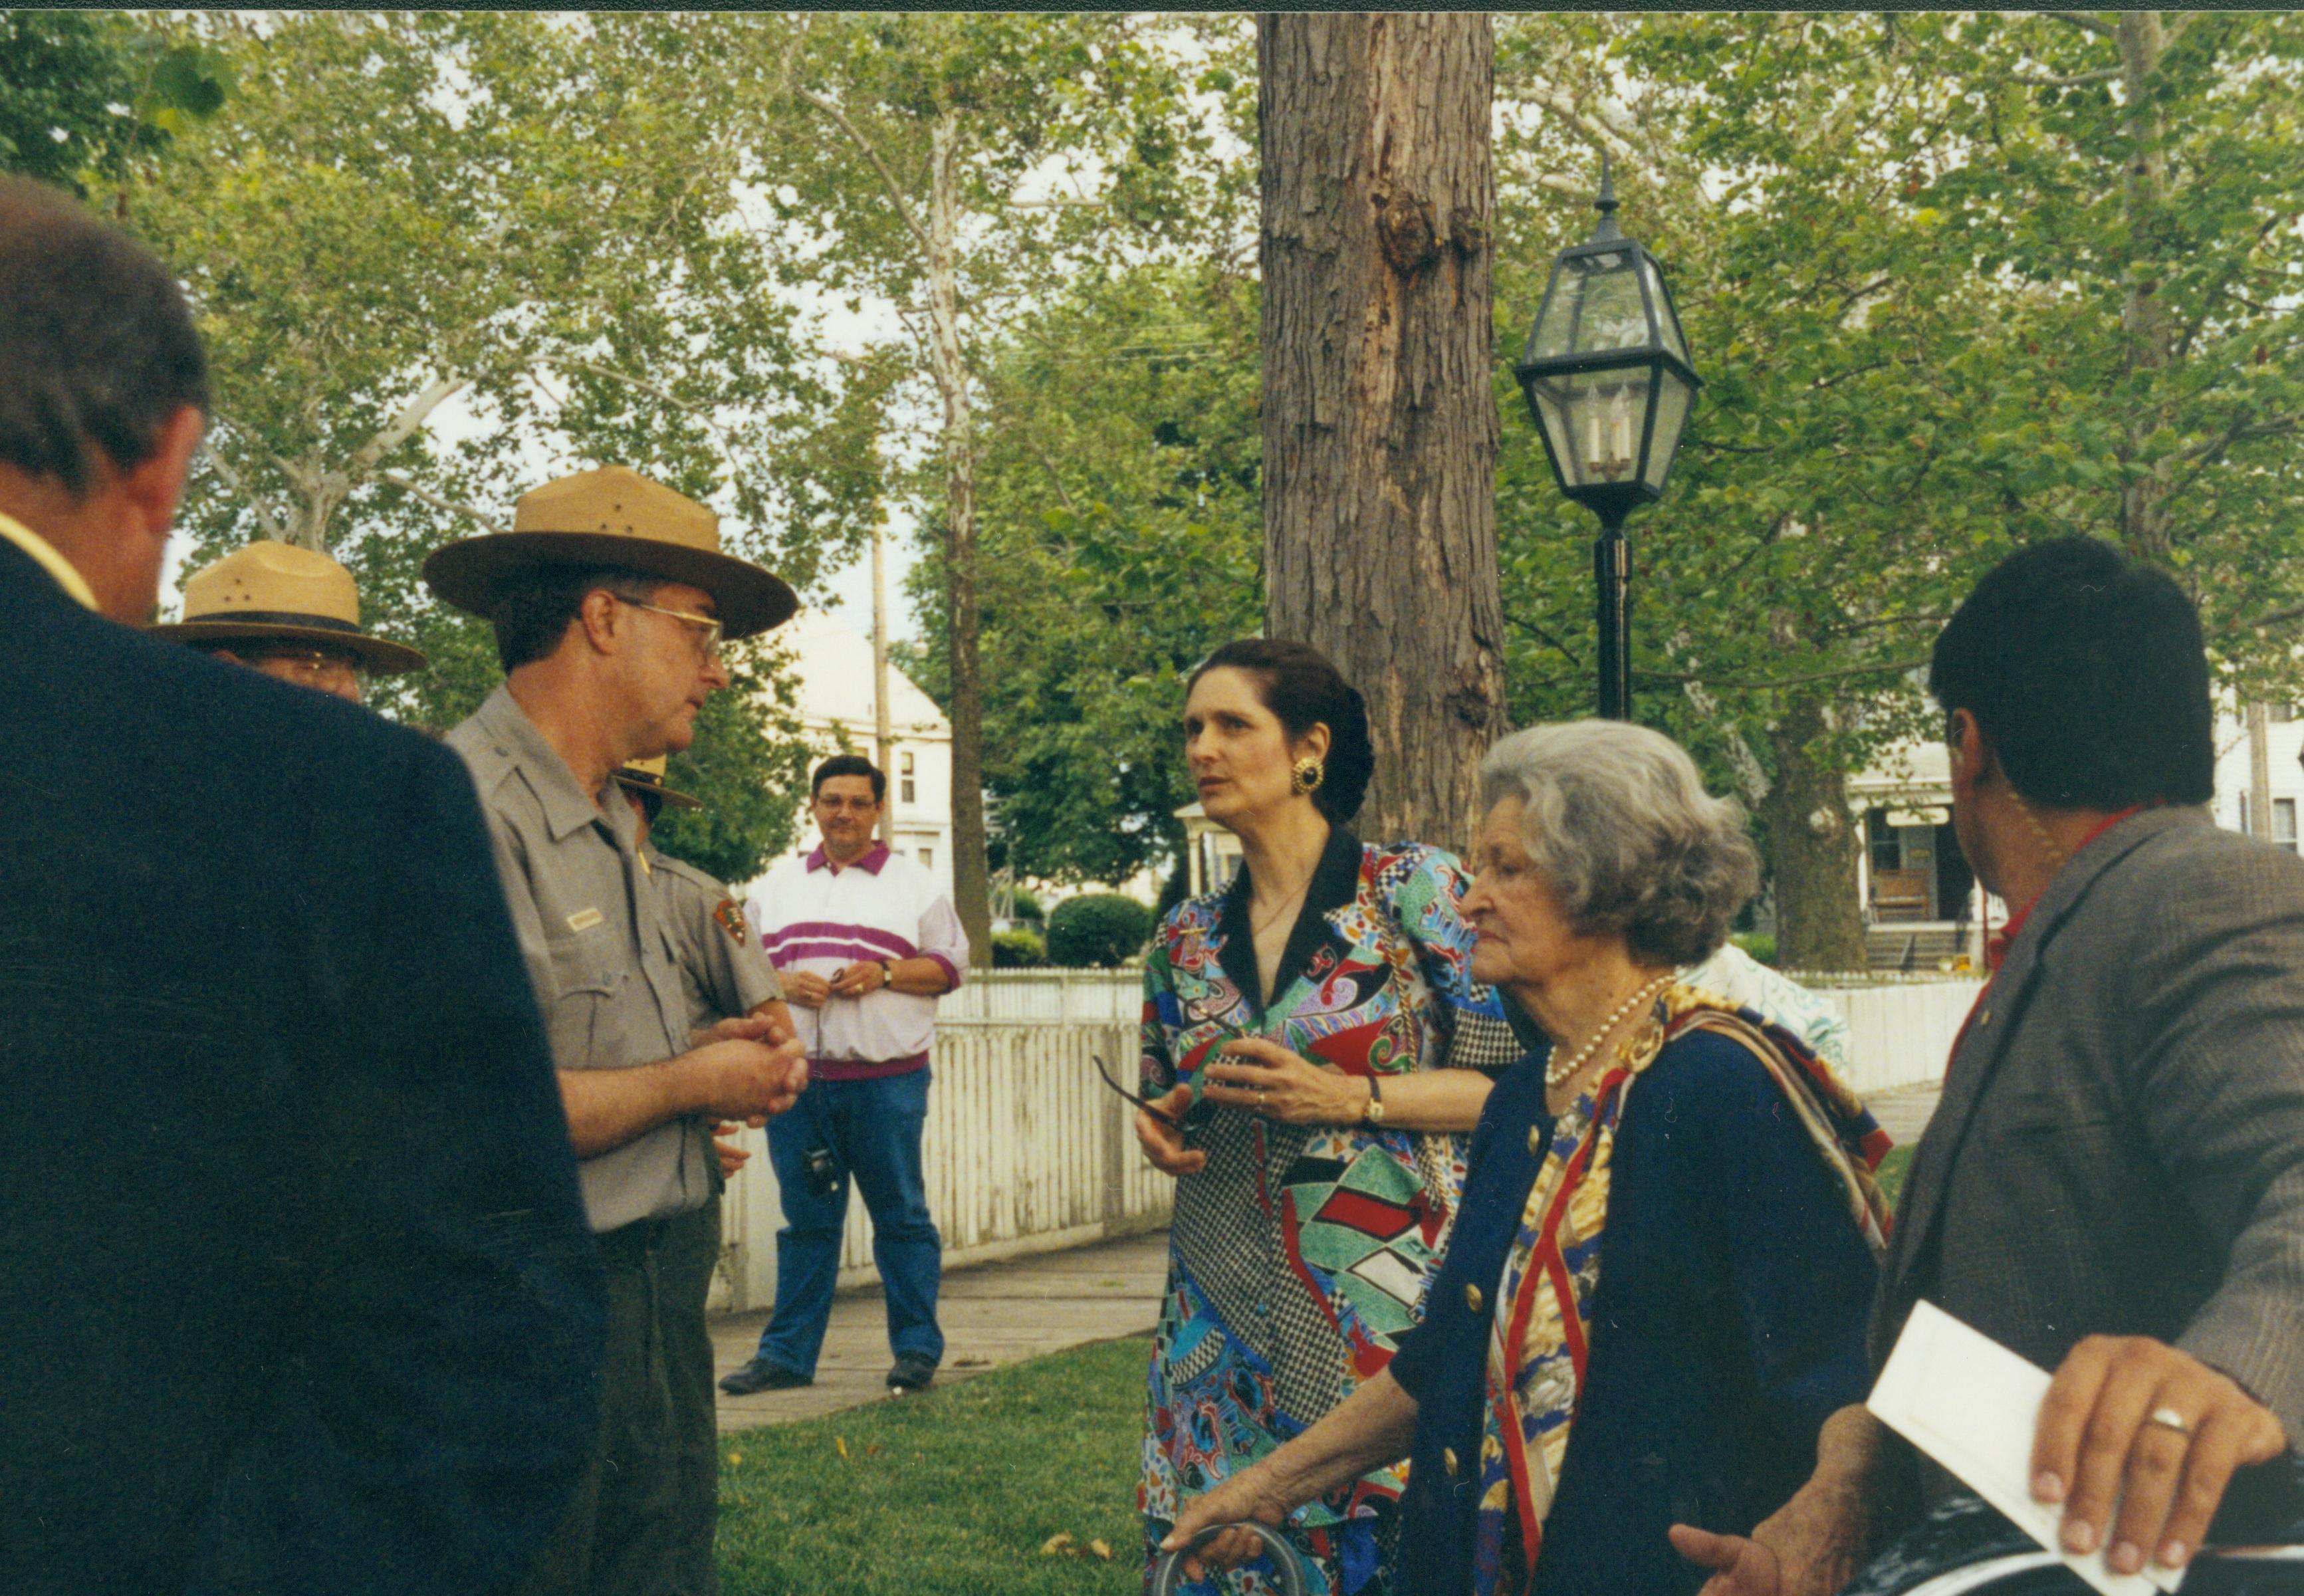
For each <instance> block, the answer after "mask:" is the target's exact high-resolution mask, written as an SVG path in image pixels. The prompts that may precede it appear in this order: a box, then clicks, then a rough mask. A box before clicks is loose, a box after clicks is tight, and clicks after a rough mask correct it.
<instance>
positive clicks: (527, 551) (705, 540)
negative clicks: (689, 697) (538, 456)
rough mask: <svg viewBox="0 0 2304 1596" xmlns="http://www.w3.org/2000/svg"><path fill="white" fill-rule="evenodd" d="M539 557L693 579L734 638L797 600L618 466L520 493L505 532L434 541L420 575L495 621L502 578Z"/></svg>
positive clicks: (693, 512)
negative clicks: (436, 545) (440, 544)
mask: <svg viewBox="0 0 2304 1596" xmlns="http://www.w3.org/2000/svg"><path fill="white" fill-rule="evenodd" d="M547 565H604V566H609V567H613V568H614V569H616V570H619V571H630V572H633V573H637V574H639V575H641V576H653V577H657V578H660V579H662V580H663V581H665V582H683V583H685V584H686V585H688V586H690V587H691V588H701V589H703V590H705V591H706V592H707V593H709V594H711V595H712V602H713V604H714V606H715V607H716V608H717V610H718V611H719V621H720V630H721V632H722V634H723V635H724V636H727V637H732V638H734V637H750V636H753V635H754V634H756V633H758V632H766V631H767V629H768V628H769V627H771V626H775V625H779V624H782V623H784V622H785V621H788V620H790V619H791V618H792V613H793V612H794V611H795V610H797V609H798V608H799V607H800V600H799V599H798V598H797V597H795V596H794V595H793V593H792V589H791V588H790V587H788V586H787V585H785V582H784V579H783V578H782V577H779V576H777V575H775V574H774V573H771V572H767V571H763V570H762V569H760V567H759V566H758V565H753V564H752V563H751V562H750V560H740V559H738V558H736V557H735V556H733V555H727V554H723V553H721V552H720V518H719V517H718V516H717V515H715V514H713V513H712V512H711V511H709V510H707V509H706V508H705V507H704V506H703V505H699V504H698V503H697V502H696V501H695V500H694V499H691V498H689V497H685V496H684V495H682V494H678V493H674V492H673V490H672V489H671V488H666V487H665V486H664V485H663V484H661V483H658V482H651V481H649V480H648V479H647V478H646V477H643V476H641V475H640V472H638V471H631V470H630V469H628V468H626V467H624V466H621V465H605V466H602V467H601V468H600V469H599V470H597V471H582V472H580V473H578V474H577V475H575V476H572V477H563V478H561V479H560V480H558V481H556V482H546V484H545V485H544V486H543V487H541V488H536V489H534V490H532V491H530V492H528V493H524V494H522V495H521V498H520V503H519V505H517V506H516V507H515V508H514V510H513V511H512V531H508V532H485V533H482V534H481V535H480V536H479V537H477V538H466V539H463V540H462V542H458V543H451V544H448V545H446V546H445V547H444V548H437V549H435V550H434V551H433V552H432V556H431V557H430V558H429V559H428V560H426V561H425V562H424V581H425V582H426V584H427V585H428V586H429V587H430V588H431V590H433V591H434V592H435V593H437V594H438V595H439V596H440V597H441V598H442V599H445V600H447V601H448V602H449V603H450V604H453V605H454V606H455V607H457V608H458V609H461V610H463V611H466V612H467V613H469V614H471V615H478V616H479V617H480V618H481V619H482V620H484V621H493V620H495V619H496V618H497V616H496V599H497V595H498V594H500V593H501V592H502V591H503V590H504V584H505V582H508V581H510V580H511V579H512V578H513V577H515V576H519V575H521V574H523V573H527V572H530V571H534V570H536V569H538V567H541V566H547Z"/></svg>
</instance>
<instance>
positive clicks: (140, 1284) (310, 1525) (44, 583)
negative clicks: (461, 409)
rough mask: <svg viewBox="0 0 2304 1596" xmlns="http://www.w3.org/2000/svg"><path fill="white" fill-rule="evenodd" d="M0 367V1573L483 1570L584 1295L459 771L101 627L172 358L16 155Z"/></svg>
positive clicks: (170, 1579)
mask: <svg viewBox="0 0 2304 1596" xmlns="http://www.w3.org/2000/svg"><path fill="white" fill-rule="evenodd" d="M0 373H4V374H5V375H4V378H0V649H4V650H5V653H6V660H5V664H4V665H0V1371H4V1379H5V1382H6V1392H5V1395H4V1396H0V1590H5V1591H7V1592H10V1593H11V1596H38V1593H46V1592H72V1596H89V1593H90V1592H179V1591H198V1592H331V1593H332V1596H340V1593H342V1592H443V1593H445V1592H456V1593H457V1596H465V1593H468V1592H484V1591H496V1590H501V1589H503V1588H504V1587H505V1586H507V1585H508V1584H509V1583H511V1581H512V1578H513V1577H514V1576H515V1575H516V1574H517V1573H518V1572H519V1570H520V1568H521V1566H522V1565H523V1563H524V1562H525V1560H526V1559H527V1557H528V1555H529V1552H530V1551H531V1549H533V1548H534V1547H535V1546H536V1545H537V1544H538V1542H539V1541H541V1539H542V1537H543V1536H544V1535H545V1534H546V1532H547V1531H549V1529H550V1528H551V1526H552V1524H553V1523H554V1521H555V1519H556V1518H557V1516H558V1515H559V1514H560V1512H561V1511H562V1509H563V1505H564V1503H565V1500H566V1498H567V1495H568V1492H569V1490H571V1488H572V1484H573V1481H574V1480H575V1478H576V1476H577V1473H578V1471H579V1469H580V1467H581V1466H582V1464H583V1463H584V1460H585V1457H586V1456H587V1452H588V1448H589V1441H590V1430H591V1425H592V1422H593V1417H594V1408H595V1402H596V1396H595V1389H594V1388H595V1384H596V1375H597V1366H598V1360H599V1355H600V1323H601V1314H602V1307H601V1301H600V1279H599V1264H598V1260H597V1256H596V1255H595V1252H594V1249H593V1245H592V1243H591V1240H590V1237H589V1233H588V1229H587V1227H586V1225H585V1223H584V1215H583V1210H582V1207H581V1204H580V1201H579V1198H578V1194H577V1184H576V1174H575V1163H574V1159H573V1158H572V1154H571V1151H570V1147H569V1141H568V1131H567V1125H566V1121H565V1119H564V1117H563V1115H562V1113H561V1109H560V1102H559V1098H558V1095H557V1093H556V1091H555V1087H554V1082H553V1074H552V1057H551V1054H550V1052H549V1050H548V1048H547V1047H546V1040H545V1035H544V1031H543V1028H542V1025H541V1023H540V1022H539V1020H538V1015H537V1010H536V1004H535V998H534V995H533V993H532V992H531V991H530V989H529V981H528V976H527V972H526V970H525V969H524V967H523V966H522V964H521V958H520V953H519V950H518V948H517V947H516V946H515V944H514V942H513V938H512V925H511V922H510V920H509V918H508V916H507V913H506V911H505V908H504V902H503V899H502V896H501V895H500V894H499V893H498V892H497V890H496V885H495V882H496V874H495V870H494V862H493V859H492V856H491V854H490V852H489V843H488V836H487V828H486V827H485V825H484V824H483V822H482V820H481V818H480V814H479V807H478V805H477V803H476V802H475V799H474V796H473V793H472V786H471V782H470V777H467V776H466V774H465V772H464V769H463V767H462V763H461V762H460V761H459V760H457V759H456V757H455V756H454V755H453V754H452V753H450V752H449V751H447V750H445V748H442V747H440V746H439V745H438V744H437V743H433V742H431V741H429V740H428V739H427V738H425V737H422V736H420V735H419V734H416V733H413V732H410V731H406V730H402V729H400V728H396V727H394V726H390V725H389V724H387V723H386V722H385V721H383V720H380V719H379V718H377V717H375V716H373V715H371V714H369V713H368V712H367V711H366V710H363V709H358V708H356V707H354V706H352V705H350V704H346V703H343V702H340V701H338V700H335V699H332V698H329V697H326V696H324V695H322V694H319V693H314V692H303V691H300V690H299V689H297V688H295V687H292V686H288V685H284V684H283V683H278V682H275V681H272V680H270V679H268V678H267V677H265V676H263V675H258V673H256V672H253V671H247V670H241V669H238V668H236V667H234V666H230V665H225V664H220V663H218V662H216V661H215V660H211V659H208V658H203V657H201V656H200V655H199V654H197V653H194V652H192V651H191V650H189V649H182V648H179V647H177V646H175V645H174V644H173V643H168V642H165V641H159V640H157V639H154V638H150V637H147V636H145V635H143V634H141V633H140V632H138V631H136V630H134V628H135V626H136V625H137V624H140V623H143V622H146V621H148V620H149V619H150V618H151V614H152V609H153V605H154V601H155V599H156V598H157V590H158V584H159V573H160V566H161V559H162V556H163V553H164V552H165V546H166V542H167V537H168V527H169V522H170V520H171V518H172V516H173V514H174V509H175V505H176V500H177V497H178V494H179V493H180V491H181V489H182V486H183V481H184V477H185V472H186V469H187V466H188V463H189V462H190V460H191V454H192V451H193V449H194V447H195V446H197V444H198V442H199V435H200V432H201V429H202V427H203V424H204V412H205V411H206V410H207V407H208V392H207V378H206V369H205V361H204V358H203V356H202V353H201V351H200V346H199V340H198V338H197V336H196V335H194V333H193V330H192V327H191V320H190V318H189V316H188V315H187V313H186V310H185V307H184V304H183V301H182V297H181V295H180V294H179V293H178V291H177V289H176V286H175V284H174V282H173V281H172V280H171V278H170V277H169V276H168V274H167V273H166V272H165V270H163V269H162V268H161V267H160V266H159V265H158V263H157V262H156V261H155V260H154V259H152V258H151V257H150V256H149V255H148V254H147V253H145V252H144V250H142V249H141V248H140V247H139V246H138V245H136V244H135V243H133V242H131V241H130V240H129V239H128V238H127V237H126V236H125V235H124V234H123V233H118V232H116V231H114V230H113V229H112V228H110V227H107V226H105V225H101V224H99V223H97V221H95V220H94V219H93V218H91V217H90V216H88V215H87V214H86V213H85V212H84V211H82V210H81V209H80V207H78V206H77V205H75V204H73V203H72V201H71V200H68V199H66V198H64V196H62V195H59V194H57V193H55V191H51V190H47V189H44V188H41V187H40V186H38V185H37V184H33V183H27V182H23V181H21V180H11V181H6V182H0Z"/></svg>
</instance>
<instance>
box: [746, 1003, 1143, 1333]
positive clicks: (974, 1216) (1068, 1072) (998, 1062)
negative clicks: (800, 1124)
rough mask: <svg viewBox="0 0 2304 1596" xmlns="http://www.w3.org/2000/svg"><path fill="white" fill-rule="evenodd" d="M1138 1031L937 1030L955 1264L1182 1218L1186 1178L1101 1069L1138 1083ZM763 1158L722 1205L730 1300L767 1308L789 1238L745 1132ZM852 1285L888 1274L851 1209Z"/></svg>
mask: <svg viewBox="0 0 2304 1596" xmlns="http://www.w3.org/2000/svg"><path fill="white" fill-rule="evenodd" d="M1136 1039H1137V1031H1136V1026H1135V1024H1134V1023H1133V1022H1132V1021H1131V1023H1127V1024H1114V1023H1103V1024H1094V1023H1086V1022H1082V1021H1074V1022H1072V1023H1031V1022H1027V1023H1002V1022H998V1021H984V1020H975V1019H970V1018H966V1017H963V1016H954V1015H949V1014H947V1015H943V1016H940V1017H939V1019H938V1021H937V1024H936V1052H935V1057H934V1061H933V1064H932V1065H931V1067H932V1068H933V1069H934V1071H935V1082H934V1084H933V1086H932V1087H931V1089H930V1090H929V1092H928V1128H927V1132H926V1134H925V1136H924V1138H923V1146H922V1149H921V1161H922V1164H923V1166H924V1172H925V1174H926V1176H927V1182H928V1212H929V1213H930V1214H931V1215H933V1216H934V1217H935V1219H936V1228H937V1229H938V1230H940V1231H941V1232H942V1233H943V1235H944V1262H945V1263H946V1265H947V1266H950V1265H958V1264H965V1263H971V1262H978V1261H985V1260H988V1259H994V1258H1004V1257H1010V1256H1013V1255H1015V1254H1018V1253H1023V1252H1054V1251H1055V1250H1057V1249H1060V1248H1063V1247H1072V1246H1079V1245H1080V1244H1084V1243H1087V1242H1092V1241H1100V1240H1102V1239H1104V1238H1105V1237H1107V1236H1115V1235H1131V1234H1133V1233H1135V1232H1138V1231H1143V1230H1150V1229H1156V1228H1157V1227H1160V1226H1162V1225H1165V1224H1166V1223H1167V1220H1168V1203H1169V1197H1170V1193H1171V1190H1172V1187H1173V1183H1172V1182H1171V1181H1170V1179H1169V1178H1168V1177H1167V1176H1164V1175H1162V1174H1160V1173H1159V1172H1158V1171H1157V1170H1155V1169H1154V1168H1152V1167H1151V1166H1149V1165H1148V1164H1147V1163H1145V1161H1144V1159H1143V1158H1142V1156H1141V1155H1140V1153H1139V1151H1138V1149H1137V1145H1136V1134H1135V1132H1134V1131H1133V1129H1131V1124H1130V1122H1131V1117H1132V1116H1133V1115H1134V1114H1135V1109H1134V1108H1132V1107H1131V1106H1130V1105H1129V1104H1128V1103H1127V1102H1126V1101H1124V1100H1123V1099H1121V1098H1119V1097H1118V1096H1116V1095H1114V1093H1113V1092H1112V1091H1108V1090H1107V1089H1106V1088H1105V1085H1104V1084H1103V1082H1100V1081H1099V1080H1097V1074H1096V1065H1095V1062H1094V1059H1095V1056H1096V1055H1098V1054H1101V1055H1102V1056H1103V1057H1104V1060H1105V1063H1106V1064H1108V1065H1111V1066H1112V1071H1113V1074H1114V1078H1115V1079H1117V1080H1120V1081H1122V1082H1133V1081H1134V1080H1135V1078H1136V1064H1137V1050H1136ZM745 1145H747V1146H748V1147H750V1148H751V1149H752V1150H753V1158H752V1161H751V1162H750V1164H748V1165H746V1166H745V1167H743V1168H742V1169H741V1170H739V1171H738V1172H737V1174H736V1176H735V1178H734V1179H733V1181H731V1182H730V1183H729V1186H728V1194H727V1196H726V1198H725V1199H724V1201H723V1202H722V1205H721V1213H722V1222H723V1235H722V1244H723V1245H724V1248H725V1257H724V1261H723V1268H722V1270H721V1276H722V1278H721V1282H720V1284H719V1286H717V1287H716V1294H717V1297H718V1300H719V1302H720V1303H722V1304H723V1305H725V1306H727V1307H731V1308H747V1307H765V1306H767V1303H769V1302H770V1301H771V1300H773V1298H774V1296H775V1262H776V1257H775V1236H776V1230H777V1227H779V1226H781V1225H782V1224H783V1223H784V1210H783V1205H782V1204H781V1203H780V1202H779V1201H777V1193H776V1182H775V1174H774V1172H773V1171H771V1170H770V1169H769V1167H768V1161H767V1137H766V1135H765V1133H762V1132H759V1131H750V1132H747V1133H745ZM840 1262H841V1279H842V1283H843V1285H846V1284H852V1283H855V1282H857V1281H861V1280H868V1279H871V1278H875V1272H874V1270H873V1269H872V1267H871V1265H872V1245H871V1231H870V1228H869V1227H868V1222H867V1221H866V1218H865V1216H864V1204H863V1200H862V1198H861V1197H860V1196H859V1197H856V1198H854V1199H852V1200H851V1203H850V1206H849V1214H848V1232H847V1235H846V1236H845V1238H844V1239H843V1244H842V1247H841V1259H840Z"/></svg>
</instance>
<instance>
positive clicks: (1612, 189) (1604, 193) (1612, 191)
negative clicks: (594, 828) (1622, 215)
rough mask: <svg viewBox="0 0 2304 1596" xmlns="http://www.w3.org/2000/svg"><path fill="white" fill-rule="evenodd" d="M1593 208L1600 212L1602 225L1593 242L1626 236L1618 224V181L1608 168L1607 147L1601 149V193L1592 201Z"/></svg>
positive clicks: (1594, 231) (1597, 230)
mask: <svg viewBox="0 0 2304 1596" xmlns="http://www.w3.org/2000/svg"><path fill="white" fill-rule="evenodd" d="M1592 208H1593V209H1594V210H1597V211H1598V212H1599V213H1600V225H1599V226H1598V227H1597V228H1595V229H1593V233H1592V242H1595V243H1597V242H1600V241H1601V240H1603V239H1609V238H1622V237H1623V236H1624V235H1623V233H1622V232H1621V231H1619V230H1618V228H1617V226H1616V182H1615V178H1614V175H1613V174H1611V173H1610V171H1609V169H1608V152H1607V150H1606V149H1602V150H1601V151H1600V195H1599V198H1598V199H1597V200H1593V201H1592Z"/></svg>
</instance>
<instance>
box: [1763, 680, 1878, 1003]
mask: <svg viewBox="0 0 2304 1596" xmlns="http://www.w3.org/2000/svg"><path fill="white" fill-rule="evenodd" d="M1824 733H1825V714H1824V707H1823V706H1822V705H1821V704H1818V703H1814V702H1808V703H1797V704H1794V705H1792V707H1790V708H1789V709H1787V710H1786V712H1785V713H1784V714H1783V717H1781V718H1779V719H1778V720H1777V721H1776V723H1775V725H1774V726H1771V727H1770V728H1769V731H1768V741H1769V743H1771V744H1772V746H1773V751H1774V752H1775V761H1776V779H1775V785H1774V786H1772V787H1771V788H1770V789H1769V792H1768V797H1767V801H1766V802H1765V803H1764V804H1762V805H1761V813H1762V815H1763V817H1764V818H1765V819H1766V821H1767V826H1768V847H1769V852H1770V853H1773V854H1774V855H1775V876H1776V880H1775V887H1776V962H1777V963H1778V964H1782V965H1783V966H1784V967H1785V968H1786V969H1789V970H1861V969H1863V968H1864V967H1865V964H1866V962H1867V961H1866V959H1865V952H1864V910H1863V905H1862V904H1859V903H1858V902H1857V898H1856V850H1857V849H1858V848H1859V847H1860V846H1862V845H1863V839H1862V837H1861V836H1860V835H1859V832H1858V831H1857V828H1856V826H1855V824H1854V821H1853V817H1852V816H1851V812H1850V811H1849V807H1848V777H1847V773H1846V772H1844V771H1842V770H1840V769H1837V768H1827V767H1826V765H1825V762H1824V761H1821V760H1817V759H1815V758H1814V757H1812V756H1811V755H1810V754H1809V753H1808V751H1807V750H1808V744H1809V743H1812V742H1814V741H1815V740H1816V739H1817V738H1818V737H1820V736H1822V735H1823V734H1824Z"/></svg>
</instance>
